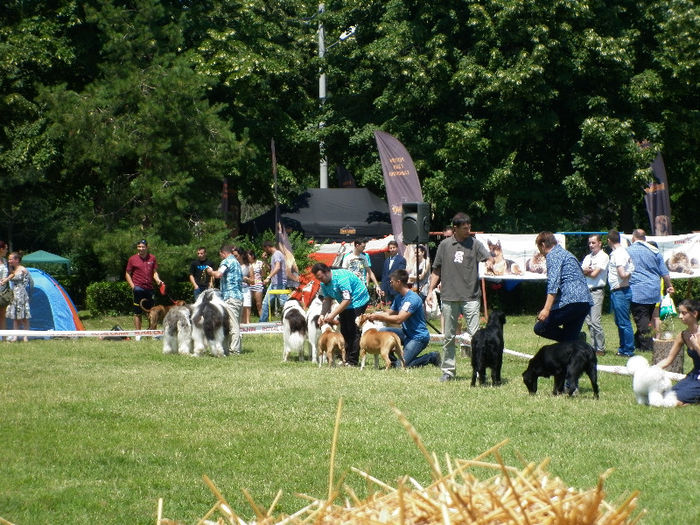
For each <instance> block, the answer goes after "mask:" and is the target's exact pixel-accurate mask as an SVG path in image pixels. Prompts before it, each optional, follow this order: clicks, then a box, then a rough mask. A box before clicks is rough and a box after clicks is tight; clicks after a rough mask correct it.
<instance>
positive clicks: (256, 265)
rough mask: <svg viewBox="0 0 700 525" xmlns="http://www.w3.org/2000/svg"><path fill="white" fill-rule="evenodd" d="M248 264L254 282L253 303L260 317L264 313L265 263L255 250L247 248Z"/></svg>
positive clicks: (251, 290) (251, 289)
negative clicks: (257, 256) (256, 254)
mask: <svg viewBox="0 0 700 525" xmlns="http://www.w3.org/2000/svg"><path fill="white" fill-rule="evenodd" d="M246 254H247V255H248V266H249V267H250V275H249V277H251V278H252V280H253V283H252V284H251V285H250V296H251V303H253V304H255V309H256V313H257V314H258V317H260V315H261V314H262V301H263V290H264V288H263V268H264V267H265V264H264V263H263V262H262V261H261V260H260V259H258V258H256V256H255V250H247V251H246Z"/></svg>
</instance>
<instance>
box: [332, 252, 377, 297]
mask: <svg viewBox="0 0 700 525" xmlns="http://www.w3.org/2000/svg"><path fill="white" fill-rule="evenodd" d="M365 246H367V240H366V239H355V242H354V247H353V250H352V251H351V252H350V253H346V254H345V256H344V257H343V260H342V262H341V263H340V264H341V266H342V267H343V268H345V269H347V270H350V271H351V272H352V273H354V274H355V275H357V276H358V277H359V278H360V281H362V282H363V283H364V284H365V286H366V287H367V289H368V290H369V282H370V281H372V282H373V283H374V289H375V290H376V291H377V294H378V295H379V297H381V296H382V295H384V292H383V290H382V288H381V287H380V286H379V283H378V282H377V278H376V277H375V275H374V272H373V271H372V264H371V263H370V260H369V255H367V254H366V253H365V252H364V250H365Z"/></svg>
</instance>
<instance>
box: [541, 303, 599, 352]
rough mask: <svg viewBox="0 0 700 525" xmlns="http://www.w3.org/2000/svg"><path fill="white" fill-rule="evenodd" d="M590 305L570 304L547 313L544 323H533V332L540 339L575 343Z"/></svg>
mask: <svg viewBox="0 0 700 525" xmlns="http://www.w3.org/2000/svg"><path fill="white" fill-rule="evenodd" d="M590 310H591V305H589V304H588V303H570V304H567V305H566V306H562V307H561V308H557V309H556V310H551V311H550V312H549V317H547V319H545V320H544V321H537V322H536V323H535V328H534V331H535V333H536V334H537V335H539V336H541V337H546V338H547V339H552V340H553V341H557V342H560V343H561V342H563V341H576V340H577V339H578V338H579V334H580V333H581V328H582V327H583V321H584V320H585V319H586V316H587V315H588V312H589V311H590Z"/></svg>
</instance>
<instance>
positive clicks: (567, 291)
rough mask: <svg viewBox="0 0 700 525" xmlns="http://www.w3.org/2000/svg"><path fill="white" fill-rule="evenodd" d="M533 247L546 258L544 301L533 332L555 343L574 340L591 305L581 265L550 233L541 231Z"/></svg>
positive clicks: (589, 293) (591, 300)
mask: <svg viewBox="0 0 700 525" xmlns="http://www.w3.org/2000/svg"><path fill="white" fill-rule="evenodd" d="M535 244H536V245H537V249H538V250H539V251H540V253H541V254H542V255H544V256H545V258H546V259H547V299H546V301H545V304H544V308H542V310H540V313H539V314H538V315H537V322H536V323H535V328H534V330H535V333H536V334H537V335H539V336H542V337H546V338H547V339H553V340H554V341H559V342H562V341H575V340H576V339H578V338H579V334H580V332H581V327H582V326H583V322H584V320H585V319H586V316H587V315H588V312H589V311H590V309H591V306H592V305H593V299H592V297H591V292H589V291H588V285H587V284H586V278H585V277H584V275H583V271H582V270H581V265H580V264H579V262H578V259H576V257H574V255H573V254H572V253H570V252H568V251H566V250H565V249H564V248H562V247H561V245H559V243H557V239H556V237H555V236H554V234H553V233H552V232H547V231H544V232H540V234H539V235H538V236H537V239H535Z"/></svg>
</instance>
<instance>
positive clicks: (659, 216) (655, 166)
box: [644, 153, 673, 235]
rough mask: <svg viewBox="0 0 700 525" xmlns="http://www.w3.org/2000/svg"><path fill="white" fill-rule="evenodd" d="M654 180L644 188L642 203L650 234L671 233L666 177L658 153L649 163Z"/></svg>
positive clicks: (662, 160) (662, 162) (661, 159)
mask: <svg viewBox="0 0 700 525" xmlns="http://www.w3.org/2000/svg"><path fill="white" fill-rule="evenodd" d="M651 169H652V171H653V172H654V180H653V181H652V182H651V183H650V184H649V186H648V187H646V188H644V192H645V195H644V203H645V204H646V205H647V214H648V215H649V223H650V224H651V234H652V235H671V234H672V233H673V231H672V229H671V199H670V198H669V193H668V179H667V178H666V168H665V167H664V159H663V158H662V157H661V153H659V154H658V155H657V156H656V158H655V159H654V162H652V163H651Z"/></svg>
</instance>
